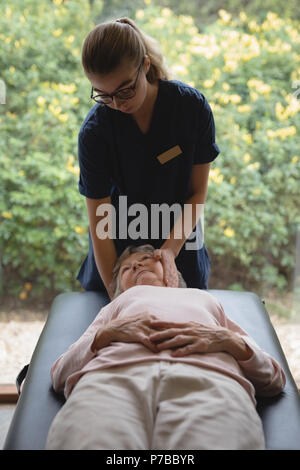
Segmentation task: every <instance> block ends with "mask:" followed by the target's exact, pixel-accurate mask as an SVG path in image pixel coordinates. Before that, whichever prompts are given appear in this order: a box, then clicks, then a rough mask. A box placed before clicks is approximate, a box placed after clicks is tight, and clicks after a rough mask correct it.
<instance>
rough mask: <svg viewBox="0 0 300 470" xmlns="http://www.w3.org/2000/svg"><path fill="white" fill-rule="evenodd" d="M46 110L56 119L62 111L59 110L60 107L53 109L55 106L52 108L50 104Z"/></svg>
mask: <svg viewBox="0 0 300 470" xmlns="http://www.w3.org/2000/svg"><path fill="white" fill-rule="evenodd" d="M48 109H49V111H51V113H53V114H54V116H56V117H58V116H59V115H60V113H61V111H62V109H61V107H60V106H57V107H55V106H53V105H52V104H49V106H48Z"/></svg>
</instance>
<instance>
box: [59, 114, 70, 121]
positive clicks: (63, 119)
mask: <svg viewBox="0 0 300 470" xmlns="http://www.w3.org/2000/svg"><path fill="white" fill-rule="evenodd" d="M57 117H58V120H59V121H60V122H67V120H68V119H69V115H68V114H60V115H59V116H57Z"/></svg>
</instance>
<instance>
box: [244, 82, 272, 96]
mask: <svg viewBox="0 0 300 470" xmlns="http://www.w3.org/2000/svg"><path fill="white" fill-rule="evenodd" d="M247 85H248V88H254V89H255V91H257V92H258V93H260V94H262V95H265V94H268V93H270V92H271V91H272V88H271V86H270V85H268V84H267V83H264V82H262V81H261V80H258V79H256V78H250V80H248V82H247Z"/></svg>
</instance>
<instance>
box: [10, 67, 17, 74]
mask: <svg viewBox="0 0 300 470" xmlns="http://www.w3.org/2000/svg"><path fill="white" fill-rule="evenodd" d="M9 71H10V72H11V73H14V72H15V71H16V69H15V67H14V66H13V65H11V66H10V67H9Z"/></svg>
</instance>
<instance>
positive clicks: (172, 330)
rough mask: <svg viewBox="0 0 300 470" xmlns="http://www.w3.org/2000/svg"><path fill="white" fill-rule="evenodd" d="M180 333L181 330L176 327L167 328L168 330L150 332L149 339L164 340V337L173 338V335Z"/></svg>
mask: <svg viewBox="0 0 300 470" xmlns="http://www.w3.org/2000/svg"><path fill="white" fill-rule="evenodd" d="M180 333H181V330H180V329H178V328H169V329H168V330H163V331H159V332H155V333H152V334H151V335H150V336H149V339H150V341H153V342H158V341H164V340H166V339H169V338H173V337H174V336H178V335H179V334H180Z"/></svg>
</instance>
